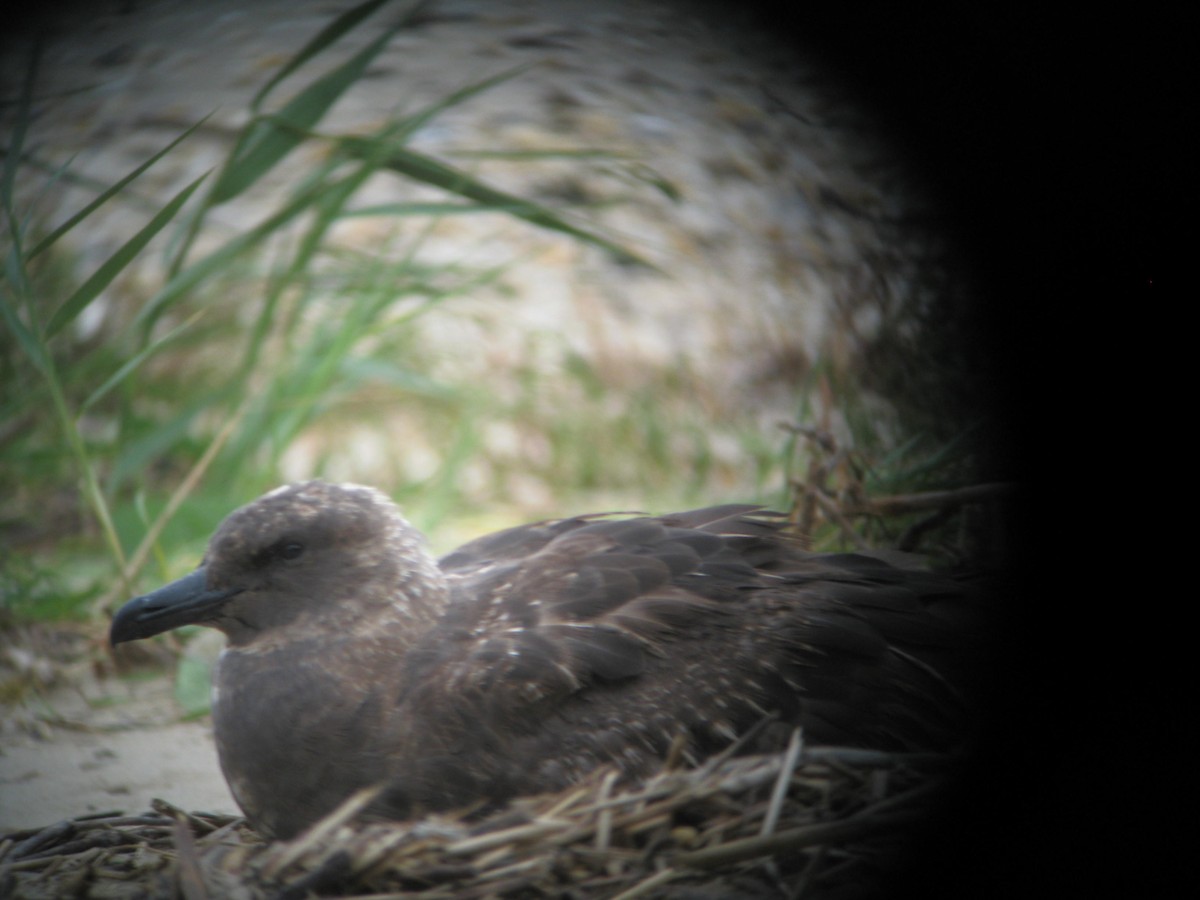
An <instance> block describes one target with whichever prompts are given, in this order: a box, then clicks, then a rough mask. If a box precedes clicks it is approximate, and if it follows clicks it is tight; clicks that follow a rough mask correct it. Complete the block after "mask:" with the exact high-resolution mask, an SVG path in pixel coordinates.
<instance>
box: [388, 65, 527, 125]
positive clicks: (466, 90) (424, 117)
mask: <svg viewBox="0 0 1200 900" xmlns="http://www.w3.org/2000/svg"><path fill="white" fill-rule="evenodd" d="M529 68H532V66H531V64H529V63H524V64H522V65H519V66H513V67H512V68H511V69H506V70H505V71H503V72H501V73H500V74H498V75H493V76H492V77H491V78H485V79H483V80H482V81H477V82H475V83H474V84H469V85H467V86H466V87H463V88H459V89H458V90H457V91H453V92H451V93H449V94H447V95H446V96H445V97H443V98H441V99H440V100H438V101H436V102H435V103H431V104H429V106H427V107H425V108H424V109H422V110H420V111H419V112H415V113H413V114H412V115H409V116H406V117H405V118H404V121H403V122H401V123H400V126H401V127H400V129H399V130H398V132H397V135H398V137H400V138H402V139H403V138H405V137H407V136H408V135H410V134H414V133H415V132H417V131H419V130H420V129H422V128H424V127H425V125H426V124H428V123H429V122H430V121H431V120H433V119H435V118H436V117H437V116H439V115H441V114H442V113H443V112H445V111H446V110H448V109H450V108H451V107H453V106H458V105H460V104H462V103H465V102H466V101H467V100H469V99H471V98H472V97H474V96H476V95H477V94H482V93H483V92H484V91H487V90H490V89H491V88H493V87H495V86H496V85H498V84H500V83H501V82H505V81H508V80H509V79H512V78H516V77H517V76H518V75H520V74H521V73H523V72H524V71H526V70H527V69H529Z"/></svg>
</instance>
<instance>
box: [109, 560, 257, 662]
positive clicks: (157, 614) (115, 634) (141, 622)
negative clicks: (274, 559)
mask: <svg viewBox="0 0 1200 900" xmlns="http://www.w3.org/2000/svg"><path fill="white" fill-rule="evenodd" d="M205 576H206V573H205V571H204V566H201V567H200V568H199V569H197V570H196V571H195V572H193V573H192V574H191V575H185V576H184V577H183V578H180V579H179V580H178V581H172V582H171V583H170V584H168V585H165V586H163V587H160V588H159V589H158V590H157V591H153V592H151V593H149V594H146V595H145V596H142V597H138V598H136V599H134V600H130V601H129V602H128V603H126V604H125V605H124V606H122V607H121V608H120V609H119V610H117V614H116V615H115V616H113V621H112V628H111V629H110V630H109V633H108V637H109V640H110V641H111V642H112V643H113V644H114V645H116V644H120V643H123V642H125V641H136V640H140V639H141V638H148V637H151V636H153V635H156V634H162V632H164V631H170V630H171V629H172V628H178V627H179V626H180V625H193V624H196V623H198V622H203V621H205V620H206V619H210V618H212V614H213V613H214V612H215V611H216V610H217V609H219V608H220V607H221V606H222V605H223V604H224V603H225V602H226V601H227V600H229V599H230V598H231V597H233V596H234V595H236V594H240V593H241V591H242V589H241V588H228V589H225V590H219V591H213V590H209V589H208V585H207V583H206V581H205Z"/></svg>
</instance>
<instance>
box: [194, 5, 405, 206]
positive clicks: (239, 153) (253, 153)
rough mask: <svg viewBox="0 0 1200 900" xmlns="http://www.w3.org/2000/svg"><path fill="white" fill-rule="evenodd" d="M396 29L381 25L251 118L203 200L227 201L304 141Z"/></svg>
mask: <svg viewBox="0 0 1200 900" xmlns="http://www.w3.org/2000/svg"><path fill="white" fill-rule="evenodd" d="M398 28H399V26H398V25H396V26H392V27H391V28H389V29H387V30H386V31H384V33H383V34H381V35H380V36H379V37H378V38H376V39H375V40H374V41H372V42H371V43H370V44H368V45H367V46H366V47H364V48H363V49H362V50H360V51H359V52H358V53H356V54H355V55H354V56H352V57H351V58H350V59H348V60H346V62H344V63H342V64H341V65H340V66H337V67H336V68H335V69H333V70H332V71H330V72H328V73H327V74H325V75H324V76H322V77H321V78H318V79H317V80H316V81H314V82H313V83H312V84H310V85H309V86H308V87H306V88H305V89H304V90H302V91H301V92H300V93H299V94H297V95H296V96H295V97H293V98H292V99H291V100H289V101H288V102H287V103H286V104H284V106H283V107H282V108H281V109H280V110H279V111H278V112H277V113H275V114H274V115H273V116H271V117H269V118H261V119H259V120H258V121H256V122H255V123H254V124H253V125H252V126H251V127H250V130H249V132H247V134H246V136H245V139H244V140H243V141H242V143H241V145H240V146H239V147H238V148H237V150H236V151H235V154H234V156H233V157H232V158H231V159H230V160H229V162H228V163H227V164H226V167H225V169H224V170H223V171H222V172H221V177H220V179H219V181H218V182H217V184H216V185H215V186H214V188H213V192H212V194H211V195H210V197H209V201H208V202H209V205H211V206H216V205H218V204H221V203H225V202H227V201H229V200H232V199H233V198H234V197H236V196H238V195H239V194H241V193H242V192H243V191H245V190H246V189H247V188H249V187H250V186H251V185H252V184H254V183H255V182H257V181H258V180H259V179H261V178H262V177H263V176H264V175H266V174H267V172H269V171H270V170H271V169H273V168H274V167H275V165H276V164H277V163H278V162H279V161H280V160H281V159H283V158H284V157H285V156H287V155H288V154H289V153H291V152H292V151H293V150H294V149H295V148H296V147H297V146H298V145H299V144H300V143H302V142H303V141H305V140H307V138H308V132H309V130H310V129H311V128H312V127H313V126H314V125H316V124H317V122H319V121H320V120H321V117H322V116H324V115H325V113H326V112H328V110H329V108H330V107H331V106H333V104H334V103H336V102H337V100H338V98H339V97H341V96H342V94H344V93H345V92H346V90H347V89H348V88H349V87H350V86H351V85H353V84H354V83H355V82H357V81H358V80H359V79H360V78H361V77H362V74H363V72H364V71H366V68H367V66H368V65H369V64H370V62H371V60H372V59H374V58H375V56H376V55H377V54H378V53H379V51H380V50H382V49H383V48H384V46H385V45H386V44H387V42H388V41H389V40H391V37H392V35H393V34H394V33H395V32H396V30H397V29H398Z"/></svg>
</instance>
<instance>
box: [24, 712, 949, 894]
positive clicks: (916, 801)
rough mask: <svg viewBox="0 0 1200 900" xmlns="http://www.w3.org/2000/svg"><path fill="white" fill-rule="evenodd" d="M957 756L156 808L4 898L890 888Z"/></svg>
mask: <svg viewBox="0 0 1200 900" xmlns="http://www.w3.org/2000/svg"><path fill="white" fill-rule="evenodd" d="M952 763H953V758H952V757H949V756H946V755H941V754H911V753H910V754H900V753H883V752H876V751H868V750H856V749H847V748H836V747H812V748H803V747H802V745H801V741H800V740H799V732H796V733H794V734H793V739H792V741H791V743H790V744H789V746H788V748H787V750H785V751H782V752H780V753H777V754H771V755H764V756H745V757H732V756H729V755H728V754H727V755H723V756H722V757H718V758H714V759H712V760H710V761H708V762H707V763H706V764H704V765H702V766H701V767H699V768H695V769H689V770H683V769H678V768H671V767H669V766H666V767H664V769H663V771H661V772H660V773H659V774H658V775H656V776H654V777H653V778H651V779H650V780H648V781H647V782H645V783H643V784H639V785H636V786H629V787H626V786H622V785H619V784H618V782H617V779H616V773H615V772H611V771H602V772H597V773H595V775H594V776H593V777H591V778H589V779H588V780H587V781H585V782H584V783H581V784H579V785H577V786H574V787H572V788H570V789H568V790H566V791H563V792H561V793H557V794H545V795H539V796H535V797H526V798H521V799H519V800H516V801H514V802H513V803H511V804H509V805H508V806H507V807H505V808H504V809H503V810H500V811H498V812H493V813H491V814H489V815H486V816H482V817H480V816H478V815H471V814H470V813H469V812H465V813H462V814H456V815H431V816H428V817H425V818H422V819H416V820H411V821H406V822H362V821H359V819H358V818H357V817H358V813H359V812H360V810H361V809H362V808H363V807H364V806H366V804H367V803H369V802H370V799H371V797H372V794H371V793H370V792H361V793H360V794H358V795H356V796H354V797H352V798H350V799H349V800H348V801H347V802H346V803H345V804H344V805H343V806H342V807H341V808H340V809H338V810H337V811H335V812H334V813H333V814H332V815H330V816H329V817H328V818H326V819H325V820H323V821H321V822H319V823H317V824H316V825H315V826H313V827H312V828H311V829H310V830H309V831H307V832H306V833H304V834H302V835H301V836H299V837H297V838H296V839H294V840H292V841H286V842H274V843H271V842H266V841H264V840H263V839H262V838H261V837H259V836H258V835H257V834H256V833H255V832H254V831H253V830H252V829H251V828H250V826H249V825H248V824H247V823H246V822H245V820H243V819H240V818H234V817H229V816H215V815H210V814H206V813H187V812H184V811H183V810H180V809H178V808H176V807H174V806H172V805H171V804H169V803H166V802H163V801H157V800H156V801H155V802H154V804H153V807H154V810H153V812H147V813H145V814H143V815H137V816H124V815H115V814H101V815H96V816H87V817H81V818H76V819H70V820H64V821H62V822H59V823H57V824H55V825H51V826H49V827H47V828H43V829H31V830H25V831H19V832H14V833H11V834H8V835H6V836H4V837H3V838H2V839H0V895H3V896H5V897H14V898H25V900H34V898H61V897H95V898H101V897H103V898H135V897H137V898H142V897H182V898H185V900H201V898H207V897H213V898H215V897H230V898H239V900H258V898H276V900H300V898H305V897H317V896H319V897H345V896H370V897H372V898H376V900H381V898H384V897H397V898H399V897H404V898H417V897H419V898H431V900H432V898H483V897H504V898H533V897H570V898H600V897H603V898H619V900H632V898H652V897H674V898H684V897H687V898H690V900H698V898H718V897H720V898H738V897H793V898H794V897H805V898H811V897H829V896H832V895H837V896H838V897H844V896H862V895H870V894H873V893H876V892H877V890H878V889H879V888H880V887H882V886H884V885H886V884H887V883H888V879H889V876H890V874H892V873H894V872H895V871H896V869H897V867H898V866H900V865H901V864H902V863H903V861H904V859H905V848H906V845H907V844H908V843H910V838H911V837H912V833H913V829H914V828H915V827H918V826H920V825H921V824H922V823H923V821H926V820H927V819H928V816H929V814H930V811H931V809H932V808H933V806H934V804H935V803H936V802H937V800H938V798H939V796H940V795H941V794H942V793H943V789H944V787H945V785H946V783H947V781H948V779H949V777H950V775H951V773H952V772H953V771H954V768H955V767H954V766H953V765H952Z"/></svg>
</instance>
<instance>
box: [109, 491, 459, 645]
mask: <svg viewBox="0 0 1200 900" xmlns="http://www.w3.org/2000/svg"><path fill="white" fill-rule="evenodd" d="M444 590H445V588H444V582H443V580H442V576H441V572H440V570H439V569H438V568H437V564H436V563H435V562H434V561H433V559H432V557H430V555H429V554H428V552H427V551H426V550H425V547H424V541H423V539H422V538H421V535H420V534H419V533H418V532H417V531H416V530H415V529H414V528H412V526H410V525H409V524H408V522H407V521H406V520H405V519H404V517H403V516H402V515H401V514H400V511H399V509H398V508H397V507H396V505H395V504H394V503H393V502H392V501H391V500H390V499H389V498H388V497H386V496H385V495H384V494H382V493H380V492H379V491H376V490H374V489H373V488H368V487H362V486H360V485H338V484H326V483H324V482H318V481H310V482H306V483H304V484H296V485H289V486H287V487H282V488H278V489H277V490H274V491H272V492H270V493H268V494H265V495H264V496H262V497H260V498H259V499H258V500H255V501H254V502H252V503H250V504H248V505H246V506H243V507H242V508H241V509H238V510H236V511H234V512H233V513H231V514H230V515H229V516H228V518H226V519H225V521H224V522H222V523H221V526H220V527H219V528H218V529H217V531H216V533H215V534H214V535H213V537H212V539H211V541H210V542H209V545H208V552H207V553H206V554H205V557H204V560H203V562H202V563H201V564H200V567H199V568H197V569H196V571H194V572H192V573H191V574H190V575H186V576H184V577H183V578H181V579H179V580H178V581H174V582H172V583H171V584H168V585H166V586H165V587H161V588H159V589H158V590H156V591H153V592H152V593H149V594H146V595H145V596H142V597H138V598H136V599H134V600H131V601H129V602H128V603H127V604H125V605H124V606H123V607H121V609H120V610H118V611H117V614H116V616H115V617H114V618H113V623H112V628H111V631H110V637H111V640H112V642H113V644H118V643H121V642H123V641H133V640H138V639H140V638H145V637H150V636H151V635H155V634H160V633H162V632H164V631H169V630H170V629H172V628H177V627H179V626H181V625H190V624H199V625H208V626H210V627H213V628H217V629H219V630H220V631H223V632H225V634H227V635H228V636H229V639H230V642H231V643H232V644H234V645H238V644H248V643H251V642H252V641H254V640H256V639H257V638H259V637H260V636H261V635H262V634H264V633H267V632H271V633H278V629H281V628H286V627H289V626H292V625H294V624H307V623H316V624H317V625H318V627H321V628H326V629H330V630H331V631H332V632H333V633H337V631H339V630H344V629H345V628H346V627H349V626H350V625H352V624H353V623H354V622H355V621H357V620H358V619H361V618H363V617H366V616H377V615H379V614H380V613H387V614H393V615H396V616H399V617H408V618H415V619H424V618H427V614H428V613H429V612H430V611H432V609H433V608H434V607H436V606H437V605H438V604H439V603H440V601H441V597H442V594H444Z"/></svg>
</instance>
